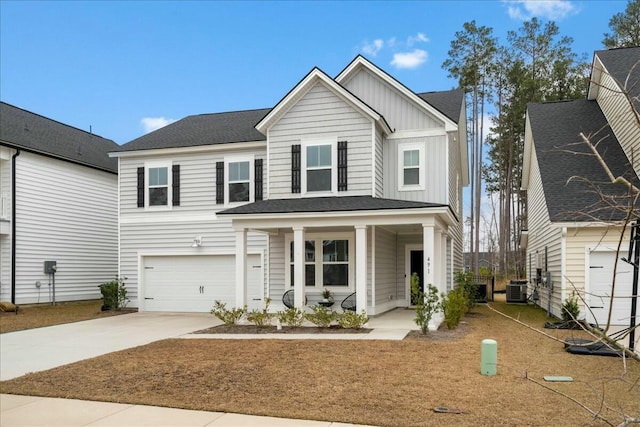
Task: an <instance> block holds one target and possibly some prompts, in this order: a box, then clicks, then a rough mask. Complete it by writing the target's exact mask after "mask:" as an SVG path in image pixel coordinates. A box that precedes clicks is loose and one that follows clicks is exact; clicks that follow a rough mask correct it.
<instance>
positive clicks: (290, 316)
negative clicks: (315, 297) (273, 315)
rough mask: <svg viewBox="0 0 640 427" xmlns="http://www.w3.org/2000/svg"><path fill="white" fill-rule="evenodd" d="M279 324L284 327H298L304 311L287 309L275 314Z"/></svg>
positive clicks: (302, 319)
mask: <svg viewBox="0 0 640 427" xmlns="http://www.w3.org/2000/svg"><path fill="white" fill-rule="evenodd" d="M277 315H278V320H279V321H280V323H282V324H283V325H286V326H291V327H294V328H296V327H298V326H301V325H302V322H303V321H304V311H302V310H300V309H299V308H295V307H294V308H288V309H286V310H283V311H279V312H278V313H277Z"/></svg>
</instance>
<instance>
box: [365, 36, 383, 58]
mask: <svg viewBox="0 0 640 427" xmlns="http://www.w3.org/2000/svg"><path fill="white" fill-rule="evenodd" d="M383 47H384V40H382V39H375V40H374V41H372V42H371V43H369V42H368V41H366V42H365V43H364V45H363V46H362V53H364V54H366V55H371V56H376V55H377V54H378V52H380V50H381V49H382V48H383Z"/></svg>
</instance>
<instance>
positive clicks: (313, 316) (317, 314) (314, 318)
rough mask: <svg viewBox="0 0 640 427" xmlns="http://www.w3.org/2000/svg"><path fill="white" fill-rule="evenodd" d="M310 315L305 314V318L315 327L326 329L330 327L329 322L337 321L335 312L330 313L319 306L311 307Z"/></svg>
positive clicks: (325, 308)
mask: <svg viewBox="0 0 640 427" xmlns="http://www.w3.org/2000/svg"><path fill="white" fill-rule="evenodd" d="M311 311H312V313H306V314H305V318H306V319H307V320H308V321H309V322H311V323H313V324H314V325H316V326H319V327H321V328H328V327H329V326H331V322H333V321H334V320H336V319H337V317H336V316H337V314H338V313H336V312H335V311H331V310H330V309H328V308H327V307H323V306H321V305H313V306H311Z"/></svg>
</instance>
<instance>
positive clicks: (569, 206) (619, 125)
mask: <svg viewBox="0 0 640 427" xmlns="http://www.w3.org/2000/svg"><path fill="white" fill-rule="evenodd" d="M639 99H640V47H633V48H621V49H612V50H602V51H597V52H595V54H594V58H593V64H592V70H591V82H590V86H589V92H588V96H587V99H580V100H573V101H562V102H550V103H542V104H530V105H529V106H528V110H527V119H526V120H527V122H526V133H525V151H524V168H523V178H522V189H523V190H526V191H527V200H528V206H529V213H528V230H527V231H526V234H525V235H524V236H523V239H522V240H521V244H522V246H524V247H526V250H527V258H528V261H527V262H528V267H529V268H528V270H529V278H530V282H531V285H530V289H529V292H533V291H534V289H536V290H537V291H538V292H537V294H538V295H539V298H540V299H539V304H540V305H541V306H543V307H545V308H547V309H548V310H549V311H550V312H551V313H553V314H554V315H556V316H560V315H561V307H562V304H563V303H564V302H565V301H566V300H567V298H570V297H572V295H574V294H575V295H578V294H579V295H581V296H582V298H584V301H585V303H586V304H583V303H582V302H580V306H581V312H582V316H583V317H586V318H587V320H589V321H590V322H597V323H599V324H600V325H606V324H607V319H608V316H609V304H610V301H611V294H612V283H613V279H614V277H615V281H616V288H615V295H616V298H615V299H614V304H613V310H612V312H611V323H612V324H613V325H616V326H619V327H628V326H630V323H629V322H630V313H631V309H630V306H631V295H632V285H633V266H632V265H630V264H629V263H626V262H624V261H622V259H621V258H624V257H628V255H627V254H628V250H629V237H630V230H629V227H627V228H626V229H625V228H624V227H623V224H624V223H625V217H627V215H629V214H630V215H631V216H630V220H631V221H633V220H634V219H636V220H637V219H638V217H639V214H638V212H640V204H639V203H638V201H637V200H636V201H635V205H629V202H630V198H629V197H628V196H629V191H628V189H627V188H626V187H625V186H622V185H620V184H612V183H611V178H610V177H609V176H608V175H607V174H606V173H605V169H604V168H603V167H602V165H601V164H600V163H599V161H598V160H597V159H596V157H595V156H593V155H592V152H591V151H590V149H589V147H588V146H587V145H586V144H585V143H584V140H583V137H586V138H588V139H590V141H591V142H592V143H593V144H594V145H595V146H596V149H597V151H598V153H599V154H600V155H601V157H602V159H603V160H604V161H605V162H606V164H607V165H608V166H609V167H610V168H611V172H612V173H613V175H614V176H615V177H618V176H623V177H626V179H628V180H630V181H631V182H632V183H634V184H635V185H636V186H637V185H638V182H639V181H638V176H639V175H640V122H639V121H638V118H639V117H640V116H639V115H638V112H639V111H640V101H639ZM623 232H624V233H625V234H624V236H622V237H621V234H622V233H623ZM619 242H622V245H621V247H620V251H619V252H618V250H617V249H618V244H619ZM616 260H617V263H616ZM616 264H617V265H616ZM614 266H615V270H614ZM614 272H615V274H614Z"/></svg>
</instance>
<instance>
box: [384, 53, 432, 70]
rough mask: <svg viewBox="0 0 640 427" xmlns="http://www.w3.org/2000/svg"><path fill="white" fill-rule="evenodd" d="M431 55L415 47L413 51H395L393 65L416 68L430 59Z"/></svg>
mask: <svg viewBox="0 0 640 427" xmlns="http://www.w3.org/2000/svg"><path fill="white" fill-rule="evenodd" d="M428 57H429V55H428V54H427V52H426V51H425V50H422V49H415V50H414V51H413V52H401V53H394V54H393V59H392V60H391V65H393V66H394V67H396V68H416V67H418V66H420V65H422V64H423V63H425V62H426V61H427V59H428Z"/></svg>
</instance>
